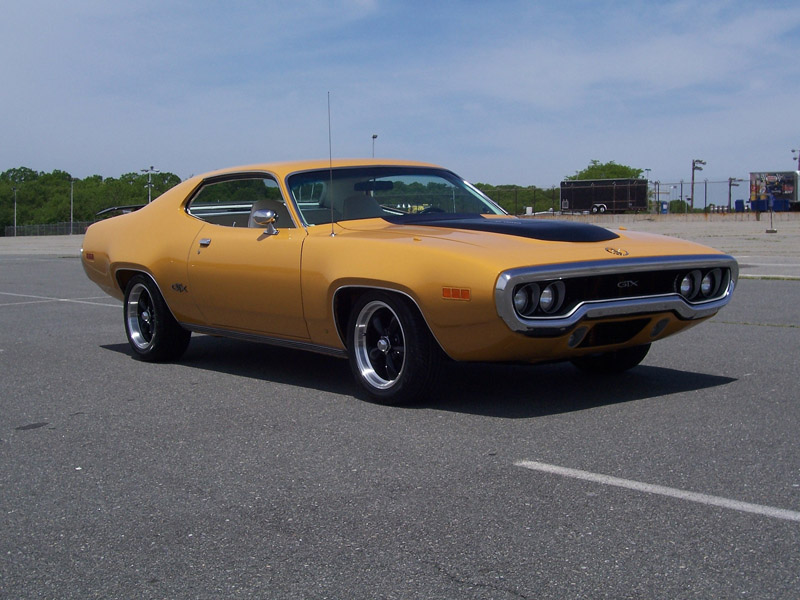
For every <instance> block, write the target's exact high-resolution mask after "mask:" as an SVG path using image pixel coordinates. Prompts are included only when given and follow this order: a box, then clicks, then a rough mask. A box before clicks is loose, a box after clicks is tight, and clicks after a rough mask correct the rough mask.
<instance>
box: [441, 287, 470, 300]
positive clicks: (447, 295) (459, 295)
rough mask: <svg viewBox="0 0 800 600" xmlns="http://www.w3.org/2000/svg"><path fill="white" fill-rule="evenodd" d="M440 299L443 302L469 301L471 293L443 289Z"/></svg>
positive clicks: (454, 289) (464, 290)
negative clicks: (443, 300) (442, 299)
mask: <svg viewBox="0 0 800 600" xmlns="http://www.w3.org/2000/svg"><path fill="white" fill-rule="evenodd" d="M442 298H444V299H445V300H470V299H471V298H472V293H471V292H470V290H469V289H464V288H451V287H443V288H442Z"/></svg>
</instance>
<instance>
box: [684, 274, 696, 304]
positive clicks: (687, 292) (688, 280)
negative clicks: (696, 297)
mask: <svg viewBox="0 0 800 600" xmlns="http://www.w3.org/2000/svg"><path fill="white" fill-rule="evenodd" d="M693 289H694V281H693V280H692V274H691V273H690V274H689V275H687V276H686V277H684V278H683V279H681V296H683V297H684V298H691V297H692V291H693Z"/></svg>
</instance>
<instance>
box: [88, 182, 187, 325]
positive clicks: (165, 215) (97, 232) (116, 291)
mask: <svg viewBox="0 0 800 600" xmlns="http://www.w3.org/2000/svg"><path fill="white" fill-rule="evenodd" d="M198 183H199V182H198V181H197V180H196V179H195V180H188V181H186V182H184V183H182V184H179V185H177V186H176V187H174V188H172V189H171V190H169V191H168V192H166V193H165V194H163V195H162V196H160V197H159V198H157V199H156V200H154V201H153V202H152V203H150V204H148V205H147V206H145V207H143V208H141V209H139V210H137V211H135V212H132V213H129V214H125V215H120V216H117V217H112V218H110V219H107V220H105V221H100V222H98V223H95V224H94V225H92V226H90V227H89V229H88V230H87V232H86V235H85V237H84V240H83V250H82V254H81V259H82V262H83V267H84V270H85V271H86V274H87V275H88V276H89V278H90V279H91V280H92V281H94V282H95V283H96V284H97V285H98V286H100V288H101V289H103V290H104V291H105V292H106V293H108V294H109V295H111V296H113V297H115V298H118V299H120V300H121V299H122V298H123V295H124V291H125V290H124V286H125V283H126V281H127V278H128V274H129V273H130V272H143V273H147V274H149V275H151V276H152V277H153V279H154V280H155V282H156V284H157V285H158V287H159V289H160V290H161V293H162V294H163V296H164V298H165V300H166V301H167V304H168V305H169V307H170V309H171V310H172V312H173V314H174V315H175V317H176V318H177V319H178V320H179V321H185V322H198V319H199V315H198V314H197V309H196V307H195V306H194V303H193V302H191V299H190V298H189V294H187V293H185V292H180V291H177V290H179V289H180V287H179V286H177V285H176V288H175V289H173V287H172V286H173V285H174V284H185V283H186V282H187V256H188V253H189V251H190V249H191V247H192V242H193V241H194V238H195V236H196V235H197V233H198V232H199V231H200V229H201V228H202V226H203V222H202V221H200V220H198V219H195V218H194V217H190V216H189V215H188V214H186V212H185V211H184V210H183V207H182V203H183V201H184V200H185V199H186V197H187V196H188V195H189V194H190V193H191V192H192V191H193V190H194V188H195V187H196V186H197V184H198Z"/></svg>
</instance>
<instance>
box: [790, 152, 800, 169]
mask: <svg viewBox="0 0 800 600" xmlns="http://www.w3.org/2000/svg"><path fill="white" fill-rule="evenodd" d="M795 152H797V156H795V155H794V153H795ZM792 160H796V161H797V170H798V171H800V150H795V149H794V148H792Z"/></svg>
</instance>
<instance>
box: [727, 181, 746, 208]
mask: <svg viewBox="0 0 800 600" xmlns="http://www.w3.org/2000/svg"><path fill="white" fill-rule="evenodd" d="M737 181H744V179H737V178H736V177H728V212H730V210H731V189H732V188H735V187H739V184H738V183H737Z"/></svg>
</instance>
